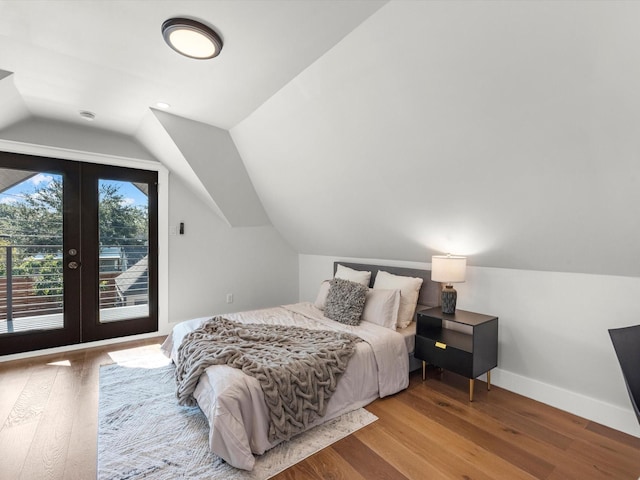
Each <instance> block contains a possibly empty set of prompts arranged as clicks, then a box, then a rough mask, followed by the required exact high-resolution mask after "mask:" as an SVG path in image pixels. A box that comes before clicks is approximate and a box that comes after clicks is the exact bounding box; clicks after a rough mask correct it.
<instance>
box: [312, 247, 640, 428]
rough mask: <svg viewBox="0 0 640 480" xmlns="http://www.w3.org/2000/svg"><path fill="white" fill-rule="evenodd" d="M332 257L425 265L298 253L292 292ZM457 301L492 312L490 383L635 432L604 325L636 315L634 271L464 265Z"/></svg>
mask: <svg viewBox="0 0 640 480" xmlns="http://www.w3.org/2000/svg"><path fill="white" fill-rule="evenodd" d="M336 260H344V261H357V262H361V263H372V264H378V265H396V266H406V267H413V268H427V269H428V268H430V265H429V264H428V263H417V262H393V261H392V262H390V261H385V260H374V259H362V258H344V257H340V258H339V257H329V256H318V255H300V300H301V301H313V300H314V299H315V297H316V294H317V292H318V287H319V285H320V282H321V281H322V280H325V279H327V278H331V276H332V274H333V262H334V261H336ZM455 287H456V290H457V291H458V308H462V309H465V310H471V311H475V312H479V313H486V314H491V315H497V316H498V317H499V347H498V368H497V369H496V370H495V373H493V374H492V382H493V383H495V384H496V385H499V386H501V387H504V388H506V389H508V390H512V391H514V392H517V393H521V394H523V395H525V396H528V397H531V398H534V399H536V400H539V401H542V402H544V403H547V404H549V405H553V406H556V407H558V408H561V409H563V410H566V411H569V412H572V413H574V414H576V415H579V416H582V417H585V418H588V419H591V420H594V421H596V422H598V423H602V424H604V425H608V426H610V427H612V428H615V429H618V430H621V431H624V432H627V433H630V434H632V435H635V436H638V437H640V427H639V426H638V423H637V421H636V418H635V415H634V413H633V410H632V408H631V404H630V401H629V397H628V395H627V390H626V388H625V385H624V379H623V377H622V373H621V370H620V366H619V364H618V361H617V359H616V356H615V353H614V350H613V345H612V344H611V340H610V338H609V334H608V332H607V330H608V329H610V328H617V327H626V326H630V325H635V324H637V323H638V319H640V302H638V298H640V279H639V278H628V277H615V276H606V275H585V274H574V273H557V272H538V271H530V270H514V269H502V268H485V267H468V270H467V281H466V282H465V283H462V284H456V286H455Z"/></svg>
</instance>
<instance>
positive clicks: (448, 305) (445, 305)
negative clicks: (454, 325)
mask: <svg viewBox="0 0 640 480" xmlns="http://www.w3.org/2000/svg"><path fill="white" fill-rule="evenodd" d="M466 270H467V257H460V256H456V255H434V256H432V257H431V280H432V281H434V282H440V283H443V284H444V286H443V287H442V313H449V314H454V313H456V300H457V298H458V292H456V290H455V288H453V285H451V284H452V283H461V282H464V276H465V273H466Z"/></svg>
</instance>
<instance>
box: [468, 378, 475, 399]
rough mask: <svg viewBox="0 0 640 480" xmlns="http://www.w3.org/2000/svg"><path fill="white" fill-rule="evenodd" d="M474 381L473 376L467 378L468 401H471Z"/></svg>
mask: <svg viewBox="0 0 640 480" xmlns="http://www.w3.org/2000/svg"><path fill="white" fill-rule="evenodd" d="M474 383H475V380H474V379H473V378H471V379H470V380H469V401H470V402H473V384H474Z"/></svg>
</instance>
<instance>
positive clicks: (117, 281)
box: [0, 245, 148, 330]
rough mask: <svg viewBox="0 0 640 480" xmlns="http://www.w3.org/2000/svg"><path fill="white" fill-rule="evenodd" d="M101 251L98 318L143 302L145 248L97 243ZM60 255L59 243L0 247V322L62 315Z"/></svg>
mask: <svg viewBox="0 0 640 480" xmlns="http://www.w3.org/2000/svg"><path fill="white" fill-rule="evenodd" d="M127 251H128V252H129V253H127ZM100 252H101V253H100V270H99V278H98V282H99V290H100V307H99V308H100V317H101V318H100V321H103V322H104V321H113V319H116V318H117V317H118V316H119V315H114V314H115V313H116V312H114V314H107V313H106V310H108V309H114V308H120V307H125V306H127V307H131V306H135V305H140V306H142V305H145V306H146V305H147V304H148V270H147V263H146V259H147V257H146V247H144V246H135V245H126V246H121V245H119V246H110V247H101V250H100ZM62 253H63V250H62V245H37V246H34V245H0V323H1V322H12V321H14V320H17V319H21V318H22V319H24V320H26V319H27V318H29V319H31V318H36V317H39V318H45V317H47V318H53V317H52V316H60V318H62V316H61V314H62V313H63V311H64V306H63V300H64V296H63V283H62V281H63V280H62V279H63V258H62ZM128 310H129V311H131V309H128ZM138 310H140V309H138ZM123 311H124V310H123ZM103 312H104V313H103ZM129 318H131V317H129ZM0 330H1V329H0Z"/></svg>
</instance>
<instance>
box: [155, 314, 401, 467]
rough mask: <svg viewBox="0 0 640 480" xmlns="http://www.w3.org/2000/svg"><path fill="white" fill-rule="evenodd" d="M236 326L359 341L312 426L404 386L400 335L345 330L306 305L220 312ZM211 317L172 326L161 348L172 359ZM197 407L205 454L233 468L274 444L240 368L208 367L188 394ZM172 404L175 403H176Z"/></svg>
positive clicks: (368, 326) (255, 392) (369, 326)
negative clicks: (205, 430)
mask: <svg viewBox="0 0 640 480" xmlns="http://www.w3.org/2000/svg"><path fill="white" fill-rule="evenodd" d="M224 317H225V318H228V319H229V320H233V321H236V322H242V323H263V324H272V325H297V326H300V327H304V328H310V329H319V330H320V329H321V330H337V331H344V332H349V333H353V334H355V335H358V336H359V337H360V338H362V339H363V340H364V342H360V343H358V344H357V347H356V352H355V354H354V355H353V357H351V360H350V361H349V365H348V367H347V370H346V371H345V373H344V374H343V375H342V377H341V378H340V381H339V382H338V386H337V388H336V391H335V393H334V394H333V396H332V397H331V400H330V401H329V403H328V405H327V412H326V414H325V416H324V417H322V418H321V419H319V420H318V421H317V422H315V423H314V425H318V424H320V423H324V422H326V421H328V420H330V419H332V418H335V417H337V416H339V415H342V414H343V413H346V412H349V411H351V410H355V409H357V408H360V407H362V406H364V405H367V404H368V403H371V402H372V401H373V400H375V399H376V398H378V397H384V396H387V395H392V394H394V393H396V392H399V391H400V390H403V389H405V388H407V386H408V385H409V373H408V372H409V361H408V354H407V347H406V343H405V340H404V338H403V336H402V335H401V334H399V333H397V332H395V331H393V330H390V329H388V328H384V327H381V326H378V325H376V324H374V323H369V322H361V323H360V325H359V326H355V327H354V326H348V325H343V324H341V323H338V322H336V321H334V320H330V319H328V318H326V317H324V316H323V314H322V311H321V310H318V309H317V308H315V307H314V306H313V304H311V303H297V304H293V305H285V306H282V307H276V308H269V309H264V310H255V311H250V312H241V313H233V314H225V315H224ZM210 318H211V317H203V318H197V319H194V320H189V321H186V322H182V323H180V324H178V325H176V326H175V327H174V328H173V331H172V333H171V334H170V335H169V336H168V337H167V339H166V341H165V342H164V344H163V345H162V350H163V351H164V352H165V354H166V355H167V356H170V357H171V358H172V359H173V360H174V361H175V359H176V358H177V353H178V347H179V346H180V343H181V342H182V339H183V338H184V336H185V335H186V334H187V333H189V332H190V331H192V330H195V329H196V328H198V327H199V326H200V325H202V323H204V322H206V321H207V320H209V319H210ZM194 397H195V399H196V400H197V402H198V406H199V407H200V409H201V410H202V411H203V412H204V414H205V415H206V417H207V419H208V421H209V445H210V448H211V451H212V452H213V453H215V454H216V455H219V456H220V457H222V458H223V459H224V460H226V461H227V462H228V463H229V464H231V465H233V466H234V467H236V468H241V469H245V470H251V469H252V468H253V465H254V463H255V458H254V455H261V454H263V453H264V452H265V451H267V450H268V449H270V448H272V447H274V446H275V445H276V444H277V443H278V442H276V443H270V442H269V441H268V422H269V415H268V411H267V407H266V405H265V402H264V397H263V394H262V389H261V388H260V384H259V382H258V381H257V380H256V379H255V378H253V377H251V376H249V375H246V374H245V373H243V372H242V371H241V370H239V369H236V368H232V367H228V366H226V365H213V366H210V367H209V368H207V369H206V370H205V372H204V373H203V374H202V376H201V377H200V381H199V382H198V386H197V387H196V390H195V392H194ZM176 401H177V400H176Z"/></svg>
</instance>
